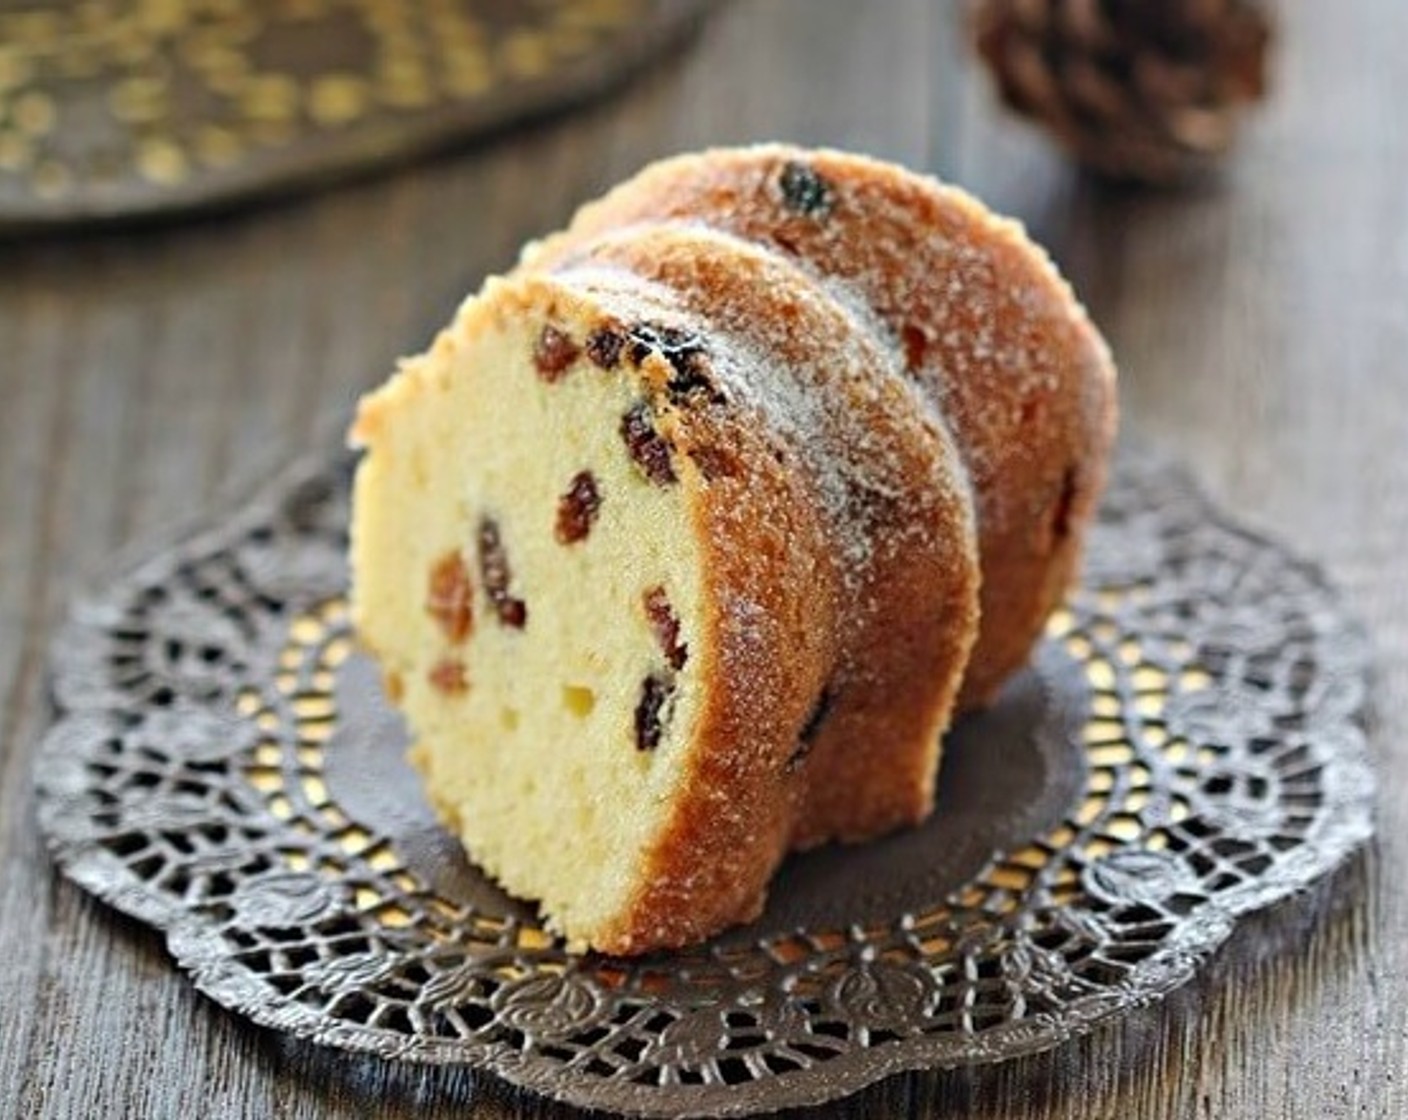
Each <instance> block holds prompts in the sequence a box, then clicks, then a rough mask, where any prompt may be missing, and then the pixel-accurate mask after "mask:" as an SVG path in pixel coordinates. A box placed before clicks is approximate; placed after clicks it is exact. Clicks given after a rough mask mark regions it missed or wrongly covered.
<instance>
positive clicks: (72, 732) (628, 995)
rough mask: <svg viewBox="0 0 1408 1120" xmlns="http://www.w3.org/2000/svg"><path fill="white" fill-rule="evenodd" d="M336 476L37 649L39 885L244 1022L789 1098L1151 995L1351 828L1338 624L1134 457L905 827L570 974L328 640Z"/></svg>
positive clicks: (665, 1089) (387, 1052) (747, 1107)
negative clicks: (1054, 594)
mask: <svg viewBox="0 0 1408 1120" xmlns="http://www.w3.org/2000/svg"><path fill="white" fill-rule="evenodd" d="M349 477H350V472H349V464H348V462H346V461H339V462H337V463H334V464H328V463H326V462H325V463H322V464H315V465H312V466H307V465H305V466H303V467H300V468H296V469H295V470H294V471H293V472H291V473H290V474H289V475H287V476H285V477H284V478H283V479H282V480H281V481H280V482H279V483H278V484H276V485H275V486H274V487H273V488H272V489H271V490H270V491H269V492H267V493H266V494H265V495H264V496H263V497H261V498H259V499H257V500H255V501H254V502H252V503H251V504H249V505H248V506H246V507H245V508H244V509H243V510H242V511H240V512H238V513H237V514H235V515H234V516H232V517H231V518H229V519H228V520H227V521H225V522H224V523H222V524H221V525H220V526H219V527H218V528H216V529H214V530H213V531H211V532H209V533H207V534H205V535H203V536H198V537H195V538H193V539H188V540H186V541H184V542H183V543H181V544H179V545H177V546H176V547H174V548H171V549H169V550H167V551H165V552H163V553H161V554H160V555H158V556H156V557H155V558H154V559H152V560H150V561H149V562H148V563H146V564H144V565H143V566H141V567H139V568H138V569H136V570H135V571H134V572H131V573H130V574H128V575H127V576H126V577H125V578H123V579H121V580H120V582H117V583H115V584H114V585H113V586H112V587H111V588H110V589H109V590H108V591H107V592H106V593H105V594H103V595H102V596H101V597H100V598H98V599H96V600H94V601H91V602H88V603H86V604H83V605H82V606H80V607H79V608H78V609H77V610H76V611H75V612H74V616H73V618H72V620H71V622H70V623H69V625H68V627H67V629H66V630H65V632H64V633H63V634H62V635H61V636H60V639H59V640H58V642H57V644H56V647H55V650H54V660H53V687H54V692H55V696H56V701H57V704H58V706H59V708H60V709H61V716H60V719H59V721H58V722H57V723H56V724H55V726H54V727H53V729H52V730H51V732H50V733H49V735H48V738H47V740H46V742H45V744H44V748H43V751H42V754H41V758H40V763H39V771H38V775H37V778H38V781H37V785H38V795H39V815H40V820H41V823H42V827H43V829H44V831H45V833H46V834H47V837H48V840H49V843H50V845H51V848H52V850H53V852H54V854H55V856H56V858H57V860H58V862H59V864H60V865H61V866H62V867H63V869H64V870H65V872H66V873H67V874H68V875H69V876H70V877H72V878H73V879H74V880H75V881H77V882H78V883H79V884H81V885H82V886H83V887H85V888H86V889H88V890H90V891H92V892H93V893H94V894H96V895H98V896H99V897H101V898H102V899H104V900H106V901H107V902H109V903H111V904H112V905H114V906H116V907H118V908H119V909H121V910H123V911H126V912H127V913H129V914H132V915H135V916H136V917H138V918H140V919H142V920H143V921H146V922H149V923H151V924H152V925H154V926H157V927H159V928H161V929H164V930H165V931H166V936H167V940H168V944H169V946H170V949H171V952H172V954H173V955H174V956H175V958H176V960H177V961H178V962H179V964H180V965H181V966H182V967H183V968H185V969H187V970H188V971H189V972H190V973H191V974H192V976H193V977H194V980H195V983H196V985H197V986H198V987H199V988H200V990H202V991H203V992H205V993H207V994H208V995H210V996H211V997H212V998H214V999H215V1000H217V1001H218V1002H219V1003H221V1004H224V1005H225V1006H226V1007H229V1008H232V1009H234V1010H235V1011H238V1012H239V1013H241V1014H243V1015H245V1016H247V1017H249V1018H250V1019H253V1020H254V1021H256V1022H258V1023H261V1024H264V1025H266V1026H269V1027H273V1028H276V1029H279V1030H285V1031H289V1032H291V1033H292V1034H295V1035H298V1036H301V1037H306V1038H311V1039H314V1040H316V1041H318V1042H321V1043H325V1044H328V1045H332V1046H339V1047H343V1048H346V1049H349V1050H357V1051H367V1052H371V1053H374V1054H378V1055H381V1056H383V1057H386V1058H400V1059H413V1060H417V1061H424V1062H462V1063H468V1064H471V1065H475V1066H478V1067H481V1068H484V1069H488V1070H491V1071H493V1072H494V1073H497V1074H499V1075H501V1076H503V1077H505V1078H507V1079H508V1080H510V1081H512V1082H515V1083H517V1084H519V1085H523V1086H527V1087H529V1088H532V1089H535V1090H538V1091H540V1092H542V1093H545V1094H548V1095H550V1096H553V1097H556V1098H559V1099H561V1100H564V1101H568V1102H571V1103H574V1104H578V1105H584V1106H594V1107H600V1108H611V1109H616V1110H621V1111H626V1112H632V1113H639V1114H645V1115H688V1114H709V1115H724V1114H737V1113H743V1112H748V1111H754V1110H759V1109H764V1108H781V1107H786V1106H791V1105H800V1104H809V1103H816V1102H820V1101H824V1100H828V1099H832V1098H835V1097H839V1096H842V1095H845V1094H847V1093H849V1092H852V1091H854V1090H856V1089H859V1088H860V1087H862V1086H863V1085H866V1084H868V1083H870V1082H872V1081H874V1080H876V1079H878V1078H880V1077H882V1076H884V1075H886V1074H890V1073H894V1072H897V1071H900V1070H905V1069H912V1068H918V1067H952V1066H959V1065H965V1064H969V1063H977V1062H992V1061H998V1060H1001V1059H1005V1058H1011V1057H1015V1056H1018V1055H1022V1054H1028V1053H1032V1052H1034V1051H1038V1050H1041V1049H1045V1048H1047V1047H1050V1046H1053V1045H1055V1044H1056V1043H1058V1042H1060V1041H1062V1040H1063V1039H1066V1038H1068V1037H1070V1036H1071V1035H1072V1034H1075V1033H1078V1032H1081V1031H1084V1030H1086V1029H1088V1028H1090V1027H1091V1026H1092V1025H1094V1024H1095V1023H1097V1022H1099V1021H1101V1020H1104V1019H1108V1018H1109V1017H1111V1016H1113V1015H1116V1014H1119V1013H1121V1012H1122V1011H1124V1010H1126V1009H1128V1008H1131V1007H1133V1006H1136V1005H1138V1004H1141V1003H1143V1002H1146V1001H1148V1000H1149V999H1151V998H1153V997H1157V996H1160V995H1162V994H1165V993H1167V992H1169V991H1170V990H1172V989H1173V988H1175V987H1176V986H1178V985H1179V984H1181V983H1182V982H1184V981H1185V980H1187V979H1188V978H1189V977H1190V976H1191V974H1192V972H1193V970H1194V969H1195V968H1196V967H1197V966H1198V964H1199V963H1200V962H1201V961H1202V960H1203V959H1204V958H1205V957H1206V956H1207V955H1208V954H1209V953H1210V952H1211V951H1212V950H1213V949H1215V948H1216V947H1217V946H1218V945H1219V944H1220V943H1221V942H1222V941H1223V940H1224V939H1225V938H1226V936H1227V935H1228V933H1229V932H1230V931H1231V929H1232V926H1233V923H1234V921H1235V919H1236V918H1237V916H1238V915H1240V914H1243V913H1245V912H1247V911H1250V910H1252V909H1255V908H1258V907H1263V906H1266V905H1268V904H1270V903H1272V902H1274V901H1276V900H1278V899H1281V898H1283V897H1285V896H1286V895H1288V894H1290V893H1292V892H1293V891H1295V890H1297V889H1298V888H1301V887H1304V886H1306V885H1307V884H1308V883H1309V882H1310V881H1312V880H1313V879H1314V878H1316V877H1317V876H1319V875H1322V874H1324V873H1325V872H1326V871H1328V870H1329V869H1331V868H1332V867H1333V866H1334V865H1335V864H1336V863H1337V862H1339V861H1340V860H1342V859H1343V858H1344V857H1345V856H1346V855H1347V853H1349V852H1350V851H1351V850H1352V849H1353V848H1354V847H1355V846H1356V845H1358V844H1360V843H1362V842H1364V841H1365V840H1366V839H1367V837H1368V836H1369V835H1370V831H1371V774H1370V769H1369V764H1368V759H1367V751H1366V747H1365V743H1364V738H1363V734H1362V730H1361V720H1362V712H1363V708H1364V704H1365V698H1366V697H1365V692H1366V674H1367V668H1366V657H1365V649H1364V643H1363V642H1362V640H1361V636H1360V635H1359V633H1358V631H1357V630H1356V628H1355V627H1353V626H1352V625H1350V624H1348V623H1347V622H1346V621H1345V619H1344V617H1343V615H1342V613H1341V611H1340V608H1339V607H1338V606H1337V604H1336V602H1335V599H1334V597H1333V595H1332V594H1331V593H1330V592H1329V591H1328V590H1327V588H1326V586H1325V584H1324V582H1323V581H1322V579H1321V577H1320V576H1319V575H1318V574H1317V572H1316V571H1315V570H1314V569H1313V568H1312V567H1310V566H1308V565H1306V564H1304V563H1302V562H1300V561H1298V560H1296V559H1294V558H1292V557H1290V556H1288V555H1287V554H1286V553H1285V552H1284V551H1283V550H1282V549H1281V548H1280V547H1278V546H1277V545H1275V544H1274V543H1271V542H1269V541H1267V540H1264V539H1262V538H1260V537H1257V536H1255V535H1253V534H1251V533H1248V532H1246V531H1244V530H1242V529H1240V528H1238V527H1236V526H1235V525H1232V524H1230V523H1229V522H1228V521H1226V520H1225V519H1223V518H1222V517H1220V516H1219V515H1218V514H1217V513H1216V512H1215V511H1214V510H1213V509H1212V508H1211V507H1210V506H1209V505H1208V503H1207V502H1206V501H1205V500H1204V499H1203V498H1202V497H1200V496H1199V495H1198V493H1197V491H1196V490H1195V489H1194V488H1193V487H1192V485H1191V484H1190V483H1189V481H1188V480H1187V479H1186V477H1185V476H1184V475H1182V474H1181V473H1180V472H1178V471H1177V470H1175V469H1173V468H1171V467H1170V466H1168V465H1167V464H1163V463H1160V462H1157V461H1154V460H1151V459H1149V458H1147V457H1138V456H1133V455H1129V454H1126V455H1125V456H1124V457H1123V458H1122V459H1121V461H1120V463H1119V465H1118V468H1117V470H1116V472H1115V478H1114V481H1113V483H1112V487H1111V492H1110V494H1109V495H1108V497H1107V499H1106V501H1105V504H1104V507H1103V511H1102V514H1101V519H1100V522H1099V524H1098V526H1096V528H1095V531H1094V533H1093V536H1092V539H1091V542H1090V545H1089V560H1088V562H1087V566H1086V586H1087V590H1084V591H1082V592H1080V593H1078V594H1077V595H1075V596H1074V597H1073V599H1072V601H1071V603H1070V606H1069V608H1068V609H1067V610H1065V611H1063V612H1061V613H1060V614H1059V615H1058V616H1057V617H1056V618H1054V619H1053V620H1052V623H1051V626H1050V630H1049V634H1048V637H1047V640H1046V641H1045V642H1044V644H1043V646H1042V648H1041V649H1040V651H1039V653H1038V656H1037V657H1036V658H1035V661H1034V666H1033V668H1032V669H1031V670H1029V671H1027V672H1026V673H1024V674H1022V675H1021V676H1020V677H1018V678H1017V679H1016V680H1014V681H1013V682H1012V684H1011V685H1010V687H1009V688H1008V689H1007V690H1006V691H1005V692H1004V694H1003V696H1002V698H1001V700H1000V701H999V703H998V704H997V705H996V707H995V708H994V709H993V710H991V711H989V712H987V713H984V714H983V715H981V716H978V717H974V718H970V719H968V720H966V721H964V722H963V723H962V724H961V725H960V726H959V727H958V728H956V729H955V731H954V732H953V734H952V735H951V737H950V740H951V741H950V744H949V747H948V751H947V755H946V761H945V770H944V775H943V780H942V783H941V787H942V788H941V794H940V804H939V808H938V811H937V812H936V813H935V815H934V817H933V819H932V820H931V822H930V823H929V824H927V825H926V826H924V827H923V828H921V829H918V830H915V831H913V832H910V833H907V834H904V835H900V836H896V837H893V838H891V839H889V840H885V841H881V842H879V843H876V844H871V845H867V846H862V847H856V848H846V849H833V850H826V851H822V852H817V853H812V854H809V855H807V856H804V857H800V858H794V859H793V860H791V861H790V862H789V863H788V864H787V865H786V866H785V867H784V869H783V871H782V873H781V875H780V876H779V878H778V880H777V881H776V883H775V885H774V890H773V898H772V901H771V903H770V905H769V908H768V911H767V913H766V914H765V915H764V916H763V917H762V918H761V919H760V920H759V922H757V923H756V924H755V925H753V926H751V927H749V928H747V929H744V930H739V931H735V932H733V933H731V934H729V935H726V936H724V937H722V938H720V939H718V940H716V941H715V942H713V943H711V944H710V945H708V946H705V947H702V948H700V949H698V950H696V951H693V952H689V953H682V954H671V955H661V956H656V957H651V958H644V959H638V960H632V961H621V960H615V959H609V958H605V957H601V956H597V955H592V954H588V955H574V954H572V953H570V952H569V951H568V950H567V948H566V947H565V946H564V945H563V944H562V943H561V942H559V941H556V940H554V939H553V938H552V937H551V936H549V935H547V934H546V933H544V932H543V929H542V927H541V925H540V923H539V921H538V919H537V916H536V914H535V913H534V911H533V910H532V909H531V908H530V907H527V906H525V905H523V904H522V903H519V902H516V901H515V900H513V899H510V898H508V897H507V896H506V895H504V894H503V893H502V892H501V891H499V890H498V889H497V888H496V887H494V886H493V885H492V884H491V883H489V882H488V881H487V880H485V879H484V878H483V877H482V876H480V875H479V874H478V873H477V872H476V871H475V870H474V869H473V868H472V867H471V866H470V865H469V864H468V863H467V862H466V860H465V859H464V857H463V855H462V854H461V852H460V851H459V849H458V847H457V846H456V845H455V843H454V842H453V841H452V840H451V839H450V838H449V837H448V836H447V835H446V834H445V833H444V832H443V831H442V830H440V829H439V828H438V826H437V825H436V823H435V821H434V819H433V817H432V816H431V814H430V812H429V810H428V809H427V808H426V807H425V805H424V803H423V801H422V799H421V797H420V793H419V789H418V787H417V785H416V782H415V779H414V778H413V776H412V775H411V774H410V772H409V770H408V768H407V767H406V765H405V763H404V761H403V758H402V755H403V747H404V739H403V732H402V730H401V728H400V725H399V723H398V721H397V719H396V718H395V716H394V715H393V714H392V713H391V712H390V711H389V710H388V709H387V707H386V706H385V704H384V702H383V701H382V700H381V698H380V696H379V693H378V686H377V683H376V674H375V672H374V671H372V669H371V668H370V666H369V665H368V664H367V663H366V661H365V660H364V659H363V658H362V657H361V656H360V655H359V654H357V653H356V652H355V651H354V648H353V642H352V639H351V636H350V634H349V632H348V628H347V619H346V614H345V609H344V598H343V596H344V591H345V576H346V571H345V566H344V560H343V550H344V545H345V527H346V520H347V485H348V481H349ZM564 749H570V745H568V746H567V747H565V748H564Z"/></svg>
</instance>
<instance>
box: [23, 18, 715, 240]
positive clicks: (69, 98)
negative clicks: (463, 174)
mask: <svg viewBox="0 0 1408 1120" xmlns="http://www.w3.org/2000/svg"><path fill="white" fill-rule="evenodd" d="M706 6H707V0H83V2H73V3H52V2H40V3H36V2H35V0H0V230H3V229H5V228H7V227H33V226H45V225H55V224H61V223H71V222H77V221H86V220H95V219H114V218H123V217H134V216H137V215H143V214H153V213H158V212H161V211H167V210H173V209H180V208H188V207H195V206H204V205H210V204H214V203H220V202H226V201H229V200H232V199H236V198H239V197H241V196H246V195H251V194H257V193H266V192H271V191H275V190H281V189H288V188H290V187H293V186H295V185H304V184H307V183H310V182H313V181H317V180H321V179H327V178H330V177H334V176H338V175H346V174H349V173H352V172H355V171H360V170H364V169H367V168H370V167H374V166H377V165H379V164H385V163H391V162H394V161H397V160H403V159H406V158H409V157H410V156H413V155H415V154H418V153H421V152H424V151H426V150H428V149H432V148H435V147H442V146H444V145H446V144H448V143H450V142H451V141H453V140H456V139H461V138H464V137H467V136H471V135H473V134H476V133H482V132H484V131H485V130H487V129H489V128H493V127H496V126H501V125H503V124H505V123H507V122H510V121H513V120H517V119H520V118H522V117H524V116H527V115H529V114H532V113H537V112H542V111H545V110H547V109H549V108H553V107H558V106H562V105H566V104H569V103H571V102H573V101H575V100H578V99H581V98H583V97H586V96H588V95H590V94H593V93H596V92H598V91H600V90H603V89H605V88H606V87H608V86H610V85H611V84H612V83H613V82H616V81H619V80H621V79H623V78H624V77H625V76H626V75H627V74H629V73H631V72H632V71H633V70H635V69H637V68H638V67H640V66H641V65H642V64H644V63H646V62H647V61H649V60H650V59H651V58H652V57H655V56H656V55H657V54H659V53H660V52H661V51H663V50H665V49H667V48H668V47H669V46H670V45H671V44H672V43H673V42H674V40H676V39H678V38H679V37H680V36H681V35H682V34H683V33H684V32H685V31H686V30H688V29H689V28H690V27H692V26H694V25H695V24H696V23H697V22H698V19H699V18H700V17H701V16H702V14H703V12H704V10H705V8H706Z"/></svg>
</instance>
